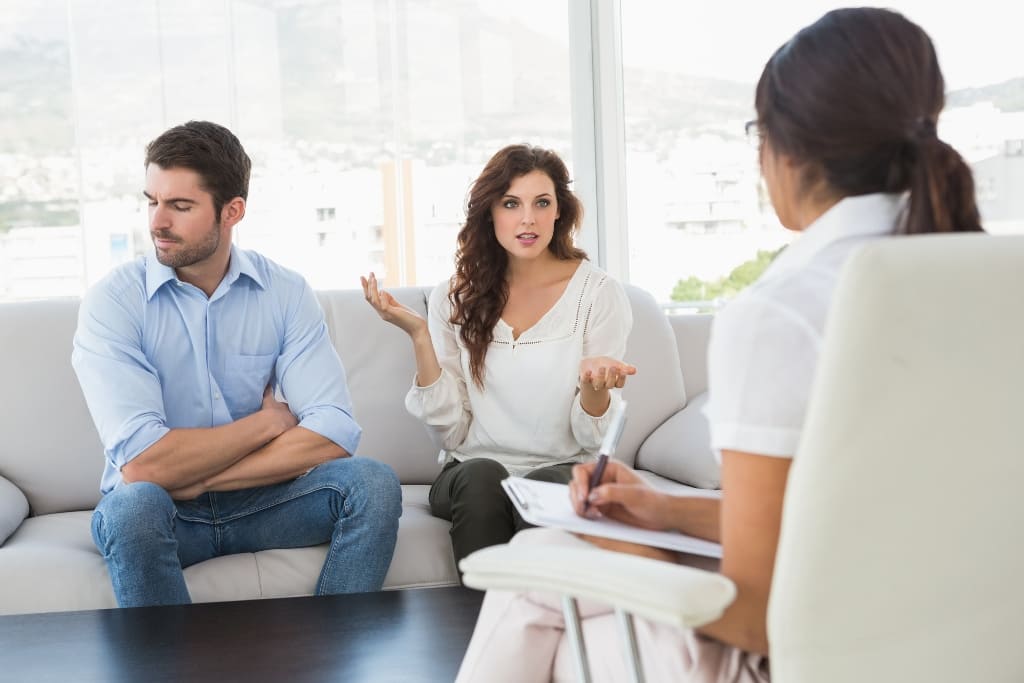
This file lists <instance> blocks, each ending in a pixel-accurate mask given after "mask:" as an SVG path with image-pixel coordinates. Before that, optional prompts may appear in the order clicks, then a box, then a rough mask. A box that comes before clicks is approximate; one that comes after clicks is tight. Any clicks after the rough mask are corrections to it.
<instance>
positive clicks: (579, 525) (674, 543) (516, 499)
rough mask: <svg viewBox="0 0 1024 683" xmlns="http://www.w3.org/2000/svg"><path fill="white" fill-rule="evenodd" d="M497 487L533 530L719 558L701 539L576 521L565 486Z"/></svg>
mask: <svg viewBox="0 0 1024 683" xmlns="http://www.w3.org/2000/svg"><path fill="white" fill-rule="evenodd" d="M501 485H502V487H503V488H504V489H505V492H506V493H507V494H508V497H509V498H510V499H511V500H512V503H513V505H515V506H516V509H517V510H518V511H519V514H520V515H522V517H523V519H525V520H526V521H527V522H529V523H530V524H534V525H536V526H548V527H555V528H556V529H565V530H566V531H572V532H575V533H579V534H590V535H592V536H602V537H604V538H614V539H616V540H619V541H630V542H632V543H641V544H643V545H652V546H655V547H657V548H668V549H669V550H678V551H680V552H684V553H693V554H695V555H706V556H708V557H721V556H722V546H721V545H720V544H718V543H714V542H712V541H706V540H704V539H702V538H696V537H694V536H687V535H686V534H680V533H677V532H674V531H653V530H651V529H641V528H639V527H635V526H630V525H628V524H623V523H622V522H617V521H615V520H613V519H607V518H602V519H588V518H586V517H580V516H579V515H577V514H576V511H575V510H573V508H572V502H570V500H569V487H568V486H567V485H565V484H554V483H551V482H547V481H534V480H532V479H524V478H522V477H508V478H507V479H505V480H503V481H502V482H501Z"/></svg>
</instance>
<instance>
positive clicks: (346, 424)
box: [276, 281, 362, 454]
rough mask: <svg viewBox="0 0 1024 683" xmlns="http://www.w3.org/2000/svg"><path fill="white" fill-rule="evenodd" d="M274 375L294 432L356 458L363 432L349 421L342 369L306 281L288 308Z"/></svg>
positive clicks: (350, 399)
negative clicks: (308, 433) (305, 431)
mask: <svg viewBox="0 0 1024 683" xmlns="http://www.w3.org/2000/svg"><path fill="white" fill-rule="evenodd" d="M276 375H277V378H278V382H279V384H280V388H281V392H282V393H283V394H284V397H285V399H286V400H287V401H288V407H289V408H290V409H291V410H292V412H293V413H294V414H295V416H296V417H297V418H298V420H299V426H300V427H303V428H304V429H308V430H310V431H312V432H316V433H317V434H319V435H320V436H322V437H324V438H325V439H329V440H331V441H333V442H334V443H336V444H337V445H338V446H341V447H342V448H344V449H345V451H347V452H348V453H349V454H355V452H356V449H357V448H358V446H359V439H360V437H361V436H362V428H360V426H359V424H358V423H357V422H356V420H355V417H354V416H353V415H352V398H351V396H350V395H349V391H348V382H347V381H346V378H345V368H344V366H343V365H342V363H341V359H340V358H338V353H337V352H336V351H335V350H334V345H333V344H332V343H331V338H330V335H329V334H328V332H327V323H326V322H325V321H324V315H323V311H322V310H321V309H320V304H319V303H318V302H317V300H316V295H314V294H313V290H312V289H311V288H310V287H309V285H308V284H306V283H305V281H302V282H301V283H300V284H297V285H296V291H295V294H294V296H293V297H292V300H291V301H290V302H289V304H288V307H287V318H286V327H285V338H284V344H283V345H282V349H281V354H280V356H279V357H278V359H277V364H276Z"/></svg>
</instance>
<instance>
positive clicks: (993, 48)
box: [0, 0, 1024, 90]
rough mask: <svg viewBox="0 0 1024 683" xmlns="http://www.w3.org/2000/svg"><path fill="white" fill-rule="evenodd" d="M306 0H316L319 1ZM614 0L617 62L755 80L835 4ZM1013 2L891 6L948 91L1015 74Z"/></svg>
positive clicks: (525, 18)
mask: <svg viewBox="0 0 1024 683" xmlns="http://www.w3.org/2000/svg"><path fill="white" fill-rule="evenodd" d="M139 1H142V0H139ZM144 1H145V2H150V3H153V4H154V5H156V4H157V3H158V0H144ZM159 1H163V2H166V1H167V0H159ZM191 1H192V2H193V3H195V0H191ZM239 1H242V0H239ZM310 1H311V2H312V3H313V4H315V3H316V2H317V1H323V0H310ZM334 1H339V0H334ZM340 1H341V2H344V1H345V0H340ZM351 1H353V2H361V3H366V2H368V1H372V0H351ZM410 1H411V2H413V3H416V2H428V1H429V0H410ZM477 1H478V2H479V6H480V7H481V9H482V10H483V11H484V12H485V13H487V14H490V15H493V16H509V17H510V18H514V19H516V20H519V21H522V22H523V23H525V24H527V25H529V26H530V28H531V29H532V30H536V31H538V32H540V33H543V34H545V35H549V36H551V37H555V38H558V39H560V40H565V39H566V31H567V27H568V21H567V15H568V12H567V11H566V10H565V9H564V8H566V7H568V3H569V2H580V1H583V0H562V2H560V3H555V2H552V0H517V2H516V3H512V4H510V3H508V2H507V0H477ZM81 2H83V0H71V2H70V6H71V7H72V9H73V8H74V7H75V6H77V5H78V4H80V3H81ZM290 2H294V0H290ZM619 2H620V6H621V11H622V53H623V62H624V64H625V65H626V66H642V67H648V68H657V69H664V70H667V71H676V72H680V73H686V74H690V75H695V76H707V77H711V78H725V79H729V80H734V81H740V82H744V83H755V82H756V81H757V77H758V75H759V74H760V72H761V68H762V67H763V66H764V63H765V61H767V59H768V57H769V56H771V54H772V52H774V51H775V49H776V48H777V47H778V46H780V45H781V44H782V43H784V42H785V41H786V40H788V39H789V38H790V37H791V36H792V35H793V34H794V33H796V32H797V31H798V30H799V29H800V28H802V27H804V26H806V25H807V24H809V23H811V22H813V21H814V20H815V19H817V18H818V17H820V16H821V15H822V14H823V13H825V12H826V11H828V10H829V9H832V8H834V7H838V6H842V5H841V4H838V3H835V2H826V1H824V0H785V1H784V2H754V1H752V0H746V1H741V0H704V1H703V2H693V1H692V0H619ZM852 4H858V3H852ZM1014 4H1015V3H1013V2H1006V0H971V2H959V3H942V2H938V1H937V0H897V1H896V2H893V3H891V4H890V6H891V7H892V8H893V9H896V10H897V11H900V12H903V13H904V14H905V15H907V16H908V17H909V18H910V19H912V20H914V21H916V22H917V23H919V24H920V25H921V26H922V27H923V28H924V29H925V31H927V32H928V33H929V35H930V36H931V37H932V40H933V42H934V43H935V46H936V51H937V52H938V54H939V62H940V65H941V66H942V70H943V73H944V74H945V76H946V83H947V86H948V89H950V90H956V89H960V88H965V87H972V86H981V85H989V84H992V83H1000V82H1002V81H1005V80H1008V79H1011V78H1018V77H1022V76H1024V56H1022V53H1021V52H1020V51H1019V45H1020V41H1021V24H1020V20H1019V17H1018V12H1017V10H1014V9H1013V7H1014ZM114 5H115V6H116V3H114ZM198 6H201V3H199V5H198ZM67 7H68V0H0V46H3V45H4V44H9V43H10V41H11V40H13V39H14V34H15V29H16V28H17V29H20V31H18V32H21V31H24V30H25V29H26V28H28V27H30V28H29V32H30V33H32V34H34V35H36V36H38V37H47V38H51V39H58V40H66V36H67V15H66V10H67ZM556 8H562V9H556Z"/></svg>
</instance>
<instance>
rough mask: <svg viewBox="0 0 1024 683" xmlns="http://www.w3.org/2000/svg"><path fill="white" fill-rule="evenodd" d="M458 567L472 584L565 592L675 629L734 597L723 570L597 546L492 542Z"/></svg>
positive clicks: (705, 618)
mask: <svg viewBox="0 0 1024 683" xmlns="http://www.w3.org/2000/svg"><path fill="white" fill-rule="evenodd" d="M459 567H460V568H461V569H462V571H463V572H464V574H463V582H464V583H465V584H466V585H467V586H470V587H472V588H478V589H481V590H483V589H492V588H493V589H496V590H517V591H549V592H554V593H560V594H563V595H566V594H567V595H572V596H574V597H576V598H583V599H589V600H596V601H598V602H602V603H606V604H610V605H612V606H613V607H616V608H619V609H622V610H625V611H627V612H630V613H632V614H634V615H636V616H640V617H645V618H647V619H650V620H652V621H655V622H658V623H662V624H668V625H671V626H675V627H678V628H693V627H697V626H701V625H702V624H706V623H709V622H711V621H714V620H715V619H717V618H719V617H720V616H721V615H722V612H723V611H725V608H726V607H728V606H729V604H730V603H731V602H732V601H733V599H734V598H735V597H736V586H735V585H734V584H733V582H732V581H730V580H729V579H727V578H725V577H724V576H722V575H721V574H715V573H712V572H706V571H703V570H700V569H694V568H692V567H686V566H683V565H677V564H671V563H669V562H662V561H659V560H652V559H649V558H646V557H638V556H636V555H628V554H625V553H618V552H612V551H609V550H603V549H601V548H596V547H595V548H573V547H570V548H561V547H557V546H550V545H543V546H534V547H531V546H528V545H515V546H511V545H496V546H491V547H489V548H484V549H483V550H478V551H477V552H475V553H473V554H472V555H470V556H469V557H466V558H465V559H463V560H462V562H461V563H459Z"/></svg>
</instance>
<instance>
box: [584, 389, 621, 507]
mask: <svg viewBox="0 0 1024 683" xmlns="http://www.w3.org/2000/svg"><path fill="white" fill-rule="evenodd" d="M625 425H626V402H625V401H620V402H619V405H618V407H617V408H616V410H615V413H614V414H613V415H612V423H611V424H610V425H609V426H608V431H607V432H605V435H604V441H602V442H601V451H600V454H599V455H598V456H597V466H596V467H594V471H593V473H592V474H591V475H590V485H589V486H588V487H587V498H584V499H583V510H584V511H586V510H589V509H590V492H591V491H593V490H594V488H595V487H597V486H599V485H600V484H601V477H603V476H604V470H605V468H606V467H607V466H608V457H609V456H611V455H614V454H615V449H616V448H617V447H618V445H619V439H620V438H622V430H623V428H624V427H625Z"/></svg>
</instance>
